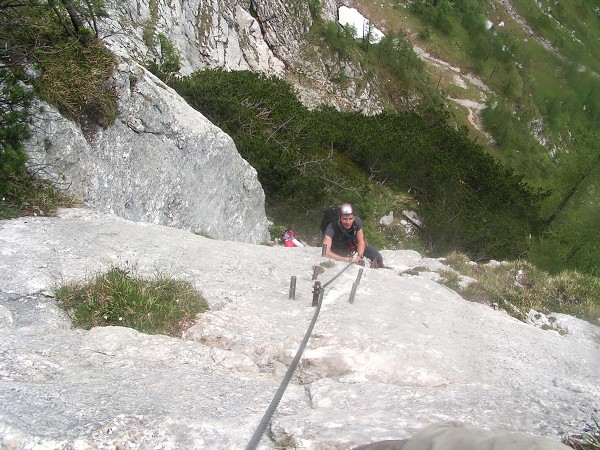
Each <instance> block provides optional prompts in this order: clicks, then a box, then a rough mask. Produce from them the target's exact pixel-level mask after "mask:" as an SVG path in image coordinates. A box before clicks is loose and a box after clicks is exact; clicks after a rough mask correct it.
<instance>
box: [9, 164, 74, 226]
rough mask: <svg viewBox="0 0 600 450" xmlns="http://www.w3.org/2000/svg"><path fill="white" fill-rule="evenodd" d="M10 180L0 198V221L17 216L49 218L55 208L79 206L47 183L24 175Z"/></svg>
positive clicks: (58, 189) (10, 176) (13, 176)
mask: <svg viewBox="0 0 600 450" xmlns="http://www.w3.org/2000/svg"><path fill="white" fill-rule="evenodd" d="M7 176H8V177H9V178H10V180H9V181H10V183H9V184H8V186H9V189H8V190H7V192H6V193H5V194H4V195H3V196H2V197H0V220H3V219H11V218H13V217H18V216H51V215H53V214H54V213H55V211H56V209H57V208H60V207H63V208H70V207H75V206H79V202H77V201H76V200H75V199H74V198H73V197H71V196H70V195H69V194H68V193H67V192H66V191H64V190H62V189H60V188H58V187H56V186H55V185H53V184H51V183H50V182H48V181H44V180H40V179H36V178H34V177H33V176H31V175H29V174H26V175H23V176H15V175H14V174H7Z"/></svg>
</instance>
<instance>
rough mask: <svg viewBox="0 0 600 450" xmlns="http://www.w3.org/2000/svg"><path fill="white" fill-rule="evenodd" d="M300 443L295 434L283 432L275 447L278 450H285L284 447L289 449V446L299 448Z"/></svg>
mask: <svg viewBox="0 0 600 450" xmlns="http://www.w3.org/2000/svg"><path fill="white" fill-rule="evenodd" d="M299 444H300V443H299V442H298V439H296V437H294V435H292V434H288V433H283V434H282V435H281V436H279V437H278V438H277V440H276V441H275V448H276V449H277V450H284V449H288V448H294V449H295V448H298V445H299Z"/></svg>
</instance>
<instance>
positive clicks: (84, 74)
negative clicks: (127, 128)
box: [35, 40, 117, 129]
mask: <svg viewBox="0 0 600 450" xmlns="http://www.w3.org/2000/svg"><path fill="white" fill-rule="evenodd" d="M53 45H54V46H55V52H53V53H48V54H46V55H44V57H43V58H42V59H41V69H42V74H41V76H40V77H39V78H38V79H37V80H36V81H35V86H36V89H37V90H38V92H39V94H40V97H42V98H43V99H44V100H46V101H47V102H48V103H50V104H52V105H54V106H56V107H57V108H58V110H59V111H60V112H61V113H62V114H63V115H65V116H66V117H68V118H70V119H72V120H74V121H76V122H78V123H80V124H81V125H82V126H83V127H85V128H88V129H89V128H90V126H92V127H93V126H95V125H99V126H101V127H103V128H106V127H108V126H109V125H111V124H112V123H114V121H115V119H116V117H117V93H116V90H115V88H114V86H112V83H111V82H110V77H111V76H112V73H113V71H114V69H115V67H116V64H117V62H116V58H115V56H114V55H113V54H112V53H111V52H110V51H109V50H108V49H107V48H106V47H105V46H104V44H103V43H102V42H101V41H99V40H96V41H92V42H91V43H90V44H89V45H88V46H87V47H82V46H79V45H77V44H75V43H73V42H60V41H58V40H57V41H55V42H54V43H53Z"/></svg>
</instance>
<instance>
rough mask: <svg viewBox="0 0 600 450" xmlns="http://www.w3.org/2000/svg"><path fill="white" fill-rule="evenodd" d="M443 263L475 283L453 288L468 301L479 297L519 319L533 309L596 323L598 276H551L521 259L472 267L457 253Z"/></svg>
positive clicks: (598, 317)
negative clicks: (475, 281) (462, 287)
mask: <svg viewBox="0 0 600 450" xmlns="http://www.w3.org/2000/svg"><path fill="white" fill-rule="evenodd" d="M446 262H447V264H448V265H449V266H450V267H452V268H453V269H455V270H457V271H458V272H460V273H461V274H463V275H467V276H469V277H471V278H474V279H475V280H477V283H475V284H472V285H470V286H468V287H466V288H464V289H461V288H457V289H456V290H457V292H459V293H460V294H461V295H462V296H463V297H465V298H467V299H469V300H474V301H478V299H482V298H483V299H486V301H487V302H489V303H497V304H498V305H499V306H500V307H502V308H504V309H506V310H507V311H508V313H509V314H511V315H512V316H514V317H516V318H518V319H521V320H524V319H525V318H526V317H527V314H528V313H529V311H530V310H532V309H534V310H536V311H539V312H542V313H544V314H548V313H550V312H557V313H564V314H569V315H572V316H575V317H578V318H580V319H584V320H587V321H589V322H591V323H593V324H595V325H599V324H600V278H598V277H594V276H592V275H585V274H581V273H579V272H575V271H563V272H561V273H559V274H557V275H551V274H549V273H548V272H545V271H543V270H540V269H539V268H537V267H536V266H534V265H533V264H531V263H529V262H527V261H521V260H518V261H511V262H503V263H501V264H497V265H489V264H488V265H480V264H474V263H472V262H471V261H469V258H468V257H467V256H466V255H464V254H461V253H457V252H454V253H451V254H450V255H448V257H447V258H446ZM444 275H445V273H444ZM453 288H454V286H453Z"/></svg>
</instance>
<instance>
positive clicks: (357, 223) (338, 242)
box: [325, 216, 362, 256]
mask: <svg viewBox="0 0 600 450" xmlns="http://www.w3.org/2000/svg"><path fill="white" fill-rule="evenodd" d="M361 229H362V220H360V217H358V216H354V222H353V223H352V226H351V227H350V229H348V230H346V229H345V228H344V227H343V226H342V224H341V223H340V222H339V221H335V222H331V223H330V224H329V225H327V228H326V229H325V236H329V237H330V238H331V251H332V252H333V253H337V254H338V255H341V256H350V255H351V254H352V253H354V252H355V251H356V249H357V247H358V240H357V239H356V233H358V231H359V230H361Z"/></svg>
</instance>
